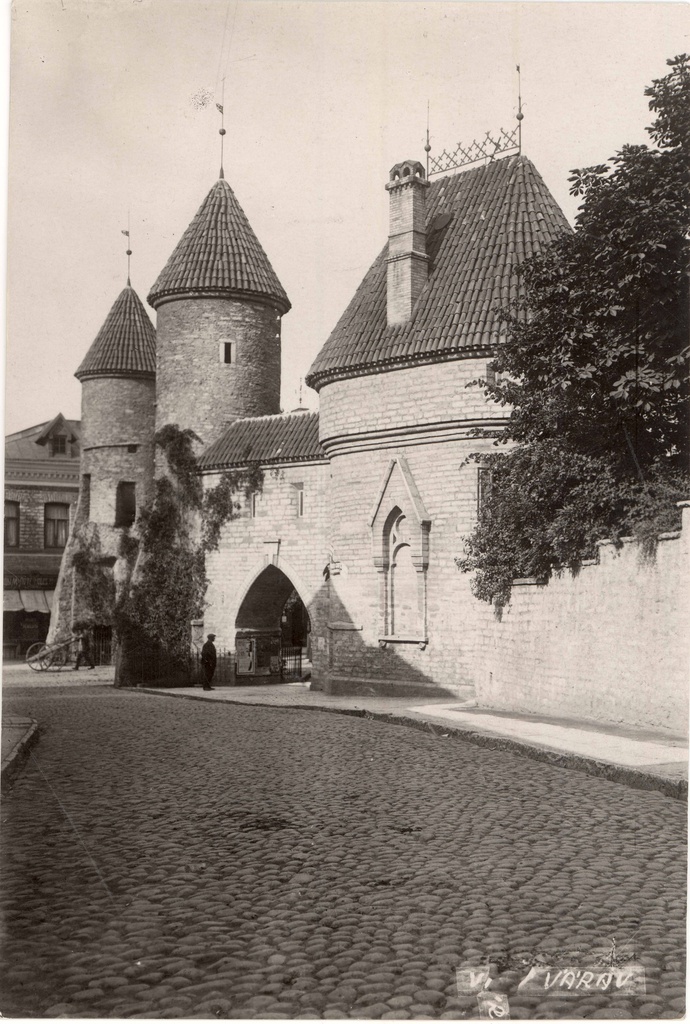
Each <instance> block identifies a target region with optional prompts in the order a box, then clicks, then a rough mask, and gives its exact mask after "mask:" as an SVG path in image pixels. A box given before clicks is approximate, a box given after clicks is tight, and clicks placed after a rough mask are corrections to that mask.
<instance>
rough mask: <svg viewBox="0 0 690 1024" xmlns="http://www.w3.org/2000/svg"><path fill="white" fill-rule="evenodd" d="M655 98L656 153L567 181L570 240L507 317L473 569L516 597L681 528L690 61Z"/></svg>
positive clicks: (533, 274) (628, 157)
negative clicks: (527, 580)
mask: <svg viewBox="0 0 690 1024" xmlns="http://www.w3.org/2000/svg"><path fill="white" fill-rule="evenodd" d="M668 64H669V66H670V68H671V70H670V72H669V73H668V74H667V75H666V77H665V78H662V79H660V80H657V81H655V82H653V84H652V85H651V86H650V87H649V88H648V89H647V90H646V95H647V96H649V97H650V108H651V110H652V111H654V112H655V114H656V119H655V121H654V123H653V124H652V126H651V128H649V129H648V131H649V134H650V136H651V138H652V140H653V142H654V143H655V144H656V145H655V146H653V147H649V146H646V145H636V146H625V147H624V148H623V149H622V150H621V151H620V152H619V153H617V154H616V156H614V157H613V158H612V159H610V160H609V161H608V162H607V163H606V164H601V165H599V166H596V167H589V168H585V169H582V170H577V171H574V172H573V173H572V176H571V178H570V181H571V192H572V194H573V195H576V196H580V197H581V198H582V204H581V207H580V210H579V213H578V216H577V219H576V228H575V231H574V232H573V233H566V234H563V235H562V236H561V237H560V238H559V239H557V240H556V241H555V242H554V243H553V244H552V245H551V246H549V247H547V248H546V249H545V250H544V251H542V252H541V253H539V254H538V255H535V256H533V257H531V258H530V259H528V260H526V261H525V262H524V263H523V264H522V266H521V268H520V275H521V279H522V298H521V301H520V302H519V303H517V304H516V305H515V307H513V308H512V309H510V310H507V311H504V314H503V315H504V318H505V320H506V321H507V324H508V333H509V336H508V340H507V342H506V343H505V345H503V346H502V347H501V349H500V350H499V351H498V352H497V354H496V357H495V359H494V360H493V364H492V365H493V369H494V371H495V372H496V374H497V377H496V379H495V381H493V382H491V383H487V382H482V383H484V386H485V390H486V393H487V395H488V396H489V397H491V398H492V399H493V400H494V401H496V402H498V403H500V404H503V405H506V404H507V405H510V406H511V415H510V420H509V424H508V427H507V429H506V431H505V433H504V435H503V436H502V437H501V439H500V442H499V443H501V442H509V441H513V442H519V444H520V445H521V447H520V448H519V449H515V450H514V451H512V452H510V453H508V454H504V455H501V456H494V457H492V460H491V461H492V468H493V473H494V487H493V489H492V493H491V497H490V498H489V500H488V501H487V502H486V503H485V505H484V507H483V509H482V511H481V513H480V520H479V523H478V526H477V529H476V531H475V533H474V534H473V535H472V537H470V539H469V541H468V545H467V557H466V558H464V559H459V560H458V564H459V566H460V568H461V569H463V570H464V571H470V570H472V569H477V570H478V574H477V577H476V580H475V592H476V593H477V594H478V595H479V596H482V597H484V598H486V599H492V598H497V599H499V600H505V597H506V595H507V593H508V591H509V586H510V580H509V574H510V575H512V576H515V575H535V574H536V575H546V576H548V574H549V573H550V572H551V571H552V570H553V568H554V567H556V566H558V565H563V564H571V565H577V564H579V562H581V560H582V559H583V558H585V557H589V556H591V555H592V554H593V547H594V542H595V541H596V539H598V538H603V537H606V536H612V535H613V536H619V535H620V531H621V529H626V530H632V529H633V528H635V529H636V530H637V532H638V533H640V534H641V535H644V536H645V537H646V538H647V540H649V536H650V531H652V527H653V524H654V523H655V522H656V521H657V520H658V523H659V526H660V528H662V529H663V528H664V527H665V528H668V527H669V525H673V512H669V510H670V509H672V502H673V501H674V500H676V499H677V498H680V497H685V496H687V490H684V488H687V480H685V481H684V480H683V476H682V475H683V473H684V472H685V471H686V467H687V465H688V455H689V454H690V445H689V443H688V418H687V402H688V391H689V388H688V355H689V348H688V326H689V324H688V276H687V275H688V268H689V261H690V248H689V245H688V239H689V238H690V58H689V57H688V56H687V55H682V56H680V57H676V58H674V59H672V60H670V61H669V62H668Z"/></svg>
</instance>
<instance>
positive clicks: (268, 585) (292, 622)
mask: <svg viewBox="0 0 690 1024" xmlns="http://www.w3.org/2000/svg"><path fill="white" fill-rule="evenodd" d="M310 631H311V621H310V619H309V613H308V611H307V608H306V606H305V604H304V602H303V601H302V599H301V597H300V595H299V594H298V593H297V591H296V589H295V587H294V585H293V583H292V580H291V579H290V578H289V577H288V576H286V575H285V573H284V572H282V570H281V569H279V568H278V567H277V566H275V565H267V566H266V568H265V569H264V570H263V571H262V572H260V573H259V575H258V576H257V577H256V579H255V580H254V582H253V583H252V584H251V586H250V587H249V589H248V590H247V593H246V594H245V595H244V598H243V600H242V603H241V605H240V607H239V610H238V612H237V617H236V619H235V650H236V652H237V670H236V674H237V676H238V677H239V678H246V679H247V681H249V680H250V679H251V678H252V677H257V676H259V677H263V678H264V679H271V681H276V682H277V681H278V680H280V679H282V680H284V681H288V680H290V679H299V678H301V677H302V663H303V655H304V654H306V653H307V652H308V647H309V634H310Z"/></svg>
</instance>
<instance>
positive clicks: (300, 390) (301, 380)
mask: <svg viewBox="0 0 690 1024" xmlns="http://www.w3.org/2000/svg"><path fill="white" fill-rule="evenodd" d="M303 384H304V377H300V379H299V407H300V409H301V408H302V385H303Z"/></svg>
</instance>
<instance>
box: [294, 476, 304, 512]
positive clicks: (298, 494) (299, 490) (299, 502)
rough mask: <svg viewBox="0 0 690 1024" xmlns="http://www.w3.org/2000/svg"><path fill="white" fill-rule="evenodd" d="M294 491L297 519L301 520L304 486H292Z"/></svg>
mask: <svg viewBox="0 0 690 1024" xmlns="http://www.w3.org/2000/svg"><path fill="white" fill-rule="evenodd" d="M292 486H293V487H294V488H295V491H296V498H297V518H298V519H301V518H302V517H303V516H304V484H293V485H292Z"/></svg>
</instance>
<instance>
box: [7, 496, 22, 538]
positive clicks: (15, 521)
mask: <svg viewBox="0 0 690 1024" xmlns="http://www.w3.org/2000/svg"><path fill="white" fill-rule="evenodd" d="M5 547H6V548H18V547H19V502H18V501H6V502H5Z"/></svg>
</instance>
